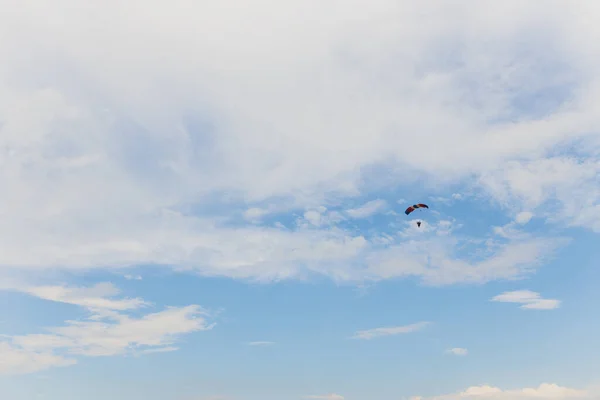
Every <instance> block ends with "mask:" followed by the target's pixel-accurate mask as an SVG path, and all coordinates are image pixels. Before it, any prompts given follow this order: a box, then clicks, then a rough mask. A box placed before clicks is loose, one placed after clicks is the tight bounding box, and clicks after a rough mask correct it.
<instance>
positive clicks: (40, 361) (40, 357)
mask: <svg viewBox="0 0 600 400" xmlns="http://www.w3.org/2000/svg"><path fill="white" fill-rule="evenodd" d="M75 363H76V360H75V359H73V358H67V357H62V356H57V355H54V354H52V353H51V352H35V351H28V350H24V349H22V348H20V347H18V346H13V345H11V344H10V343H7V342H1V341H0V375H18V374H30V373H33V372H38V371H42V370H45V369H48V368H51V367H66V366H69V365H73V364H75Z"/></svg>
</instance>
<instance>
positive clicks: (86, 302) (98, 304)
mask: <svg viewBox="0 0 600 400" xmlns="http://www.w3.org/2000/svg"><path fill="white" fill-rule="evenodd" d="M17 290H19V291H22V292H24V293H27V294H30V295H32V296H36V297H39V298H40V299H44V300H50V301H56V302H60V303H67V304H74V305H78V306H82V307H86V308H90V309H109V310H133V309H136V308H140V307H143V306H146V305H148V303H147V302H145V301H144V300H142V299H139V298H135V299H121V300H112V299H108V298H107V297H113V296H115V295H117V294H119V293H120V291H119V289H117V288H116V287H115V286H114V285H113V284H111V283H98V284H96V285H94V286H93V287H89V288H86V287H82V288H72V287H65V286H29V287H22V288H17Z"/></svg>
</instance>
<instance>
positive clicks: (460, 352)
mask: <svg viewBox="0 0 600 400" xmlns="http://www.w3.org/2000/svg"><path fill="white" fill-rule="evenodd" d="M446 353H448V354H452V355H455V356H466V355H467V354H469V351H468V350H467V349H463V348H462V347H454V348H452V349H448V350H446Z"/></svg>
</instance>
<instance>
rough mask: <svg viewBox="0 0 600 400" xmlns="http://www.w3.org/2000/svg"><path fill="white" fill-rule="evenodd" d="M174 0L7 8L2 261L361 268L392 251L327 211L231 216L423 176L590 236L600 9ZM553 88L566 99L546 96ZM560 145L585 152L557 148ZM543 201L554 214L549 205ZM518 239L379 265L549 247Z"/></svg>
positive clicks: (263, 274) (511, 270)
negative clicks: (281, 220)
mask: <svg viewBox="0 0 600 400" xmlns="http://www.w3.org/2000/svg"><path fill="white" fill-rule="evenodd" d="M180 2H181V0H175V1H174V2H168V3H164V2H158V1H155V0H152V1H150V2H149V3H148V2H146V3H144V4H142V3H132V5H131V6H130V7H127V9H123V10H121V11H120V12H119V13H115V12H114V4H113V3H112V2H103V3H102V5H100V6H98V7H94V12H93V13H89V12H88V11H89V10H87V9H86V8H85V7H83V8H81V7H80V8H73V7H72V5H71V3H70V1H67V0H58V1H54V2H53V3H52V7H48V6H47V4H46V3H45V2H42V1H32V2H29V3H28V5H27V12H16V11H11V12H6V13H3V14H2V15H1V16H0V26H1V27H2V29H4V30H6V32H10V35H9V36H10V38H11V40H9V41H3V42H2V43H0V55H2V59H3V60H8V61H6V62H4V63H3V64H2V67H0V120H1V121H2V124H1V126H0V129H1V132H0V165H1V166H2V168H1V169H0V171H1V172H0V186H1V187H3V188H4V192H5V194H4V195H3V196H1V197H0V215H1V216H2V221H3V223H2V225H1V226H0V242H1V243H3V244H4V251H2V252H0V268H1V269H3V270H4V269H13V268H19V269H20V270H28V271H30V273H31V274H36V275H37V274H40V270H42V269H48V268H60V269H91V268H122V267H128V266H133V265H157V264H158V265H171V266H173V267H174V268H179V269H189V270H193V271H195V272H199V273H202V274H205V275H212V276H214V275H219V276H228V277H233V278H250V279H283V278H291V277H301V276H304V275H305V274H307V273H321V274H324V275H327V276H332V277H334V278H335V279H356V277H360V276H363V277H364V271H361V270H360V267H359V264H360V262H361V261H364V260H367V259H368V260H371V259H373V258H385V257H383V256H381V255H380V254H379V252H375V251H371V250H372V248H371V247H372V244H371V243H369V242H368V240H366V239H365V238H364V237H362V236H359V235H356V234H353V233H352V234H351V233H350V232H343V231H341V229H338V230H335V231H333V230H330V226H329V224H328V223H324V222H323V220H324V219H325V215H324V214H323V213H321V216H320V217H319V219H317V216H316V215H315V214H309V215H308V217H309V218H308V220H310V221H312V222H313V224H312V226H313V227H316V228H321V229H316V228H315V229H314V230H313V231H311V232H305V231H302V230H301V231H299V232H291V231H286V230H284V229H280V230H274V229H270V228H265V227H259V226H252V225H253V224H249V225H250V226H246V225H243V226H239V225H241V224H245V223H248V221H250V222H252V223H257V221H256V220H260V218H261V217H264V216H265V215H266V214H268V213H271V212H273V210H286V209H288V208H289V207H290V205H293V206H294V207H297V208H298V209H301V210H312V208H311V207H316V206H317V205H320V204H326V205H329V204H330V203H334V204H338V205H339V206H340V209H344V208H345V205H346V204H347V203H346V201H347V200H348V199H347V197H349V196H355V195H359V194H360V195H365V194H372V193H375V192H376V191H377V190H380V189H385V190H386V191H387V190H388V189H390V188H392V189H396V187H397V186H398V185H400V186H405V187H404V188H403V189H406V187H411V186H412V185H413V184H414V182H415V181H416V180H418V182H427V186H426V187H424V188H422V189H423V190H427V191H430V192H433V193H431V194H432V195H444V196H446V195H447V193H439V192H440V190H441V189H437V188H447V187H448V186H446V185H445V184H450V183H452V184H460V183H464V182H471V181H472V177H473V176H475V177H479V178H480V179H478V180H477V184H475V185H474V186H475V188H472V189H473V190H474V191H475V190H480V189H481V188H482V187H483V188H484V189H485V190H486V191H487V193H489V194H491V195H492V196H493V197H494V198H495V199H496V200H499V201H501V202H502V204H505V205H508V204H513V203H518V204H520V205H521V206H522V207H518V208H516V209H519V210H521V209H530V210H532V212H535V215H536V216H540V217H546V218H554V219H558V220H559V222H561V223H563V224H572V225H576V226H582V227H586V228H590V229H595V230H598V231H600V213H599V212H598V210H600V207H599V206H598V201H599V199H600V195H599V194H598V187H600V185H598V181H597V175H598V174H597V172H598V160H597V159H598V149H599V147H598V143H599V142H598V139H597V134H595V133H594V132H597V131H598V128H599V127H600V117H599V115H600V113H598V109H599V108H600V101H598V100H597V99H598V98H600V96H599V94H600V84H599V83H598V77H597V74H596V71H597V70H598V68H600V65H599V64H598V59H599V58H598V57H596V56H597V55H598V54H599V52H600V50H599V49H598V48H597V45H596V43H597V40H596V39H598V38H600V32H599V30H598V28H597V27H596V26H595V25H594V24H582V23H580V22H581V18H583V16H585V17H586V18H587V17H589V18H592V20H593V18H594V16H598V15H599V9H598V7H597V6H594V5H592V4H591V3H590V4H587V3H586V4H583V3H582V4H578V5H576V6H572V5H568V6H565V5H564V4H563V5H561V4H560V3H556V4H554V6H553V7H545V8H544V9H540V8H539V7H535V6H533V5H531V4H526V3H524V2H521V3H516V2H515V3H510V4H508V3H505V2H502V3H499V4H495V5H493V6H492V7H493V9H492V10H491V11H490V9H489V5H487V4H486V5H483V4H479V3H478V4H476V5H473V3H472V2H466V1H464V2H455V3H453V5H452V7H449V6H448V7H445V6H443V7H439V6H438V5H435V6H434V5H424V4H418V5H415V4H412V3H411V2H407V3H405V4H403V5H402V6H399V5H398V3H397V2H395V1H391V0H376V1H373V2H369V4H368V5H367V6H365V5H364V4H363V3H359V2H347V3H345V4H344V7H343V10H340V8H339V5H338V4H337V2H333V1H329V0H327V1H324V2H323V1H319V2H316V0H310V1H297V2H294V1H292V2H272V1H266V0H265V1H262V2H260V3H259V4H256V5H255V6H254V7H252V9H250V10H248V9H247V7H243V6H241V5H242V3H240V2H239V1H238V0H231V1H229V2H228V3H227V5H226V6H225V5H223V4H217V5H215V4H216V3H215V4H212V5H207V4H205V3H198V4H196V5H194V6H193V7H192V8H190V7H189V4H187V2H186V4H185V7H183V6H181V7H180V5H182V4H183V3H181V4H180ZM315 6H318V9H319V10H320V12H319V13H314V12H313V10H314V9H315ZM399 7H400V8H401V11H400V8H399ZM264 9H269V10H270V12H269V13H265V12H263V11H264ZM565 10H566V11H565ZM92 15H93V16H94V18H91V16H92ZM117 15H118V18H119V22H118V23H114V24H112V23H111V21H113V22H114V21H115V18H117V17H116V16H117ZM275 15H277V17H274V16H275ZM490 15H493V18H491V17H490ZM54 16H60V18H61V20H62V21H65V23H64V24H55V23H54V22H53V21H55V19H54ZM99 21H103V22H102V23H103V24H105V23H108V24H110V25H111V26H113V29H111V30H110V31H106V30H105V29H97V28H99V25H98V24H99ZM157 21H160V24H159V23H157ZM457 21H460V23H457ZM508 21H510V23H509V24H507V22H508ZM103 26H104V25H103ZM158 26H160V27H161V28H160V29H159V28H157V27H158ZM217 26H218V28H219V29H220V32H221V34H220V44H219V46H215V45H214V42H213V41H212V40H211V39H210V38H211V37H212V35H211V34H210V33H211V32H213V31H214V29H216V27H217ZM307 26H310V27H311V29H310V34H307V33H306V27H307ZM165 27H171V28H173V29H165ZM224 27H225V28H224ZM234 27H235V28H234ZM272 32H277V34H276V35H273V34H272ZM530 32H539V34H536V35H529V33H530ZM548 32H560V33H561V34H560V35H554V34H550V33H548ZM123 37H127V38H128V40H127V41H122V40H119V38H123ZM157 38H160V40H155V39H157ZM523 38H525V39H523ZM89 43H94V44H95V45H94V46H89ZM148 43H155V45H153V46H148V45H147V44H148ZM289 43H294V46H289ZM374 43H375V45H374ZM449 43H451V45H450V46H449V45H448V44H449ZM50 48H52V49H54V50H53V51H52V57H50V56H49V55H48V54H49V53H48V49H50ZM190 48H193V49H194V51H193V52H190V51H189V49H190ZM23 49H26V50H25V51H24V50H23ZM439 49H447V51H448V53H449V55H446V54H445V53H444V51H446V50H444V51H442V52H440V51H439ZM249 54H251V55H252V56H249ZM432 54H435V55H436V57H432ZM523 54H526V56H523ZM565 60H567V61H565ZM232 66H235V67H232ZM141 71H142V72H141ZM548 71H550V72H548ZM545 89H556V90H558V89H565V90H566V91H567V92H568V93H567V94H565V95H564V96H562V98H560V99H558V100H557V104H556V105H552V104H542V103H540V101H541V100H548V99H547V98H546V99H545V96H543V95H541V94H540V93H541V92H542V91H543V90H545ZM524 98H529V99H532V98H535V99H538V100H540V101H536V102H532V101H526V103H527V104H528V105H529V107H530V109H527V110H526V109H524V107H522V104H523V99H524ZM548 101H549V100H548ZM534 103H535V104H534ZM540 104H541V105H540ZM536 107H542V109H534V108H536ZM590 132H592V133H590ZM457 144H460V145H457ZM594 144H595V146H594ZM565 146H571V147H572V148H573V149H574V150H575V151H577V152H578V153H581V155H580V159H581V162H576V161H575V160H574V159H573V158H567V157H566V156H562V155H561V156H554V154H557V153H558V154H562V153H563V152H562V151H561V149H564V148H565ZM382 171H384V172H383V173H382ZM538 178H539V179H538ZM553 188H555V189H553ZM553 196H554V197H557V198H558V199H559V200H560V201H559V203H560V204H561V206H560V207H559V208H558V209H557V210H554V209H552V210H550V211H549V210H547V209H544V208H543V207H542V209H541V210H540V209H538V207H541V206H542V205H543V204H546V203H547V202H546V200H548V199H551V198H552V197H553ZM453 198H455V199H456V198H457V196H453ZM39 199H44V201H43V202H41V203H40V201H39ZM371 206H373V205H371ZM514 209H515V208H512V209H511V210H514ZM173 210H179V211H181V212H180V213H177V212H175V211H173ZM367 211H368V210H367ZM357 212H358V211H357V210H354V214H355V215H361V214H360V212H359V213H358V214H356V213H357ZM362 212H363V214H362V215H367V214H364V212H365V210H363V211H362ZM510 212H512V211H510ZM207 215H210V217H206V216H207ZM214 215H216V216H214ZM244 215H245V217H246V218H247V219H248V221H246V222H243V221H241V222H240V221H237V220H236V218H238V217H243V216H244ZM233 216H235V218H234V217H233ZM327 216H328V218H329V215H328V214H327ZM338 217H339V215H338ZM232 219H233V221H232ZM240 219H243V218H240ZM232 225H236V226H234V227H232ZM324 226H326V228H323V227H324ZM424 230H425V229H424ZM313 237H314V238H313ZM396 245H397V243H396ZM374 246H375V247H377V246H379V244H375V245H374ZM510 246H511V247H508V246H507V248H506V249H507V250H515V248H514V247H516V253H515V254H516V255H515V256H512V255H511V254H512V253H511V252H505V251H504V250H505V249H504V248H500V249H499V251H500V253H499V254H498V255H496V256H490V257H489V260H491V261H485V262H482V263H481V264H477V263H474V262H471V261H465V260H460V259H458V258H457V257H451V256H448V257H447V255H449V254H450V253H451V251H449V250H448V248H446V247H445V248H444V251H443V252H438V253H437V254H435V255H433V256H432V257H431V258H433V259H435V260H436V263H435V265H428V264H427V263H426V262H424V261H422V260H421V258H426V256H427V255H426V256H425V257H421V258H419V257H418V256H417V255H414V254H410V252H409V255H410V257H409V261H407V262H406V263H402V265H400V264H401V263H400V262H399V261H398V259H395V260H392V259H389V258H388V259H385V260H384V261H385V263H384V264H385V266H381V265H373V266H369V270H368V273H367V276H371V275H373V276H374V277H375V278H377V279H383V278H384V277H394V276H403V275H410V274H413V272H412V271H421V272H418V273H416V274H417V275H419V276H424V277H425V278H424V279H426V280H428V281H432V282H459V281H462V280H463V278H466V280H467V281H471V282H473V281H477V282H482V281H486V280H489V279H492V278H493V277H495V276H499V277H501V278H507V277H514V276H516V275H519V274H520V273H522V272H523V270H524V269H529V267H528V265H530V264H532V263H533V261H532V259H533V258H534V257H536V256H538V255H539V253H544V252H545V251H547V250H549V248H550V247H552V246H551V245H549V244H548V243H547V242H544V243H542V241H541V240H535V239H534V240H531V242H529V243H527V244H523V246H521V247H519V245H518V244H514V243H513V244H511V245H510ZM400 247H402V245H400ZM440 247H441V246H440ZM402 251H404V250H398V248H397V247H396V246H393V248H392V249H390V251H389V253H388V254H392V253H394V252H396V253H402ZM311 252H313V253H311ZM367 253H369V254H367ZM311 254H314V256H313V255H311ZM319 257H322V258H319ZM280 265H282V267H281V268H279V266H280ZM424 265H427V266H428V268H424V267H423V266H424ZM371 267H372V268H371ZM476 267H481V270H483V271H485V273H480V272H479V270H480V269H478V268H476Z"/></svg>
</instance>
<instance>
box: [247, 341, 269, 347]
mask: <svg viewBox="0 0 600 400" xmlns="http://www.w3.org/2000/svg"><path fill="white" fill-rule="evenodd" d="M274 344H275V342H268V341H258V342H248V346H272V345H274Z"/></svg>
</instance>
